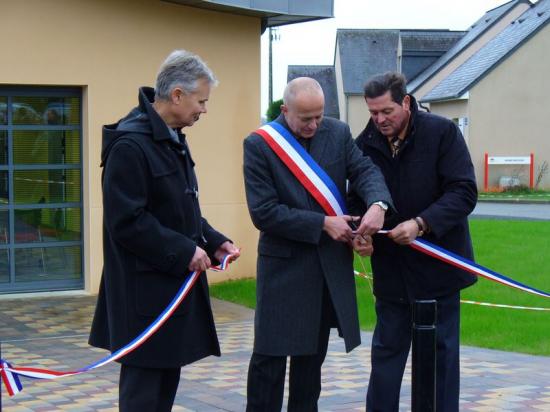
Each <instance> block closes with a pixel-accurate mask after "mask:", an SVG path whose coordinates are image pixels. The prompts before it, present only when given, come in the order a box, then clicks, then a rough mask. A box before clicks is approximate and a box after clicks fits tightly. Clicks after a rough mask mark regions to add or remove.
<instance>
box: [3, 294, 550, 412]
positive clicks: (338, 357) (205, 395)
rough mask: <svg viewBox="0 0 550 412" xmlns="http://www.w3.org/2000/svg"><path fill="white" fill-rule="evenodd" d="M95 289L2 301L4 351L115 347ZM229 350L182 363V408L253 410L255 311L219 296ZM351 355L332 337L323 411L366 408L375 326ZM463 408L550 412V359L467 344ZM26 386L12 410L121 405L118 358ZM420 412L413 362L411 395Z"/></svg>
mask: <svg viewBox="0 0 550 412" xmlns="http://www.w3.org/2000/svg"><path fill="white" fill-rule="evenodd" d="M95 299H96V298H95V296H92V297H90V296H77V297H48V298H28V299H17V300H9V299H6V298H3V299H1V300H0V339H1V340H2V341H3V342H4V343H3V344H2V357H3V358H5V359H7V360H8V361H10V362H12V363H14V364H16V365H18V366H30V367H43V368H50V369H55V370H62V371H64V370H74V369H76V368H80V367H83V366H85V365H87V364H89V363H92V362H93V361H95V360H97V359H99V358H101V357H102V356H104V355H105V354H106V353H105V351H102V350H97V349H92V348H90V347H89V346H88V345H87V343H86V342H87V338H88V331H89V327H90V322H91V318H92V314H93V310H94V306H95ZM213 305H214V313H215V317H216V321H217V325H218V334H219V338H220V342H221V346H222V357H221V358H216V357H209V358H206V359H204V360H202V361H200V362H197V363H195V364H193V365H190V366H187V367H185V368H183V369H182V376H181V382H180V386H179V391H178V395H177V397H176V402H175V405H176V406H174V409H173V410H174V411H200V412H209V411H244V409H245V402H246V374H247V368H248V360H249V357H250V354H251V348H252V342H253V311H251V310H249V309H246V308H243V307H241V306H237V305H234V304H231V303H227V302H223V301H219V300H214V301H213ZM362 338H363V344H362V345H361V346H360V347H359V348H357V349H355V350H354V351H353V352H351V353H350V354H346V353H345V351H344V346H343V343H342V341H341V339H339V338H338V337H337V336H336V333H333V334H332V335H331V342H330V346H329V352H328V354H327V359H326V361H325V364H324V366H323V391H322V393H321V400H320V402H319V410H320V411H363V410H364V408H365V404H364V399H365V393H366V387H367V382H368V378H369V363H370V360H369V359H370V340H371V334H370V333H365V332H364V333H363V334H362ZM461 356H462V381H461V386H462V389H461V397H460V398H461V407H460V410H461V411H480V412H481V411H522V412H523V411H550V357H540V356H528V355H522V354H516V353H509V352H501V351H493V350H486V349H478V348H471V347H462V348H461ZM22 382H23V385H24V388H23V392H21V393H20V394H18V395H17V396H15V397H13V398H8V396H7V394H6V392H5V389H4V388H2V407H3V409H2V411H6V412H29V411H34V412H46V411H47V412H53V411H71V412H84V411H117V410H118V409H117V397H118V386H117V382H118V365H116V364H115V365H107V366H105V367H103V368H100V369H98V370H95V371H94V372H93V373H87V374H82V375H79V376H75V377H68V378H63V379H60V380H56V381H31V380H28V379H25V378H23V379H22ZM401 410H403V411H407V410H410V366H409V367H408V368H407V371H406V377H405V380H404V382H403V389H402V396H401Z"/></svg>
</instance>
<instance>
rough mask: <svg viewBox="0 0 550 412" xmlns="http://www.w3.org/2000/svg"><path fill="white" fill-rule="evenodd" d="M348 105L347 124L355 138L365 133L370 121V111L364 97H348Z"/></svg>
mask: <svg viewBox="0 0 550 412" xmlns="http://www.w3.org/2000/svg"><path fill="white" fill-rule="evenodd" d="M347 105H348V121H347V123H348V124H349V127H350V129H351V135H352V136H353V137H354V138H355V137H357V136H358V135H359V133H361V132H362V131H363V129H364V128H365V126H366V125H367V123H368V121H369V119H370V114H369V109H368V108H367V103H365V98H364V97H363V96H362V95H348V96H347Z"/></svg>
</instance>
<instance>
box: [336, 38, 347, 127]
mask: <svg viewBox="0 0 550 412" xmlns="http://www.w3.org/2000/svg"><path fill="white" fill-rule="evenodd" d="M334 74H335V77H336V93H337V96H338V110H339V111H340V120H341V121H343V122H347V121H348V107H347V101H346V95H345V94H344V80H343V76H342V62H341V60H340V46H339V45H338V42H336V51H335V52H334Z"/></svg>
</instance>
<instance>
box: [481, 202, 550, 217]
mask: <svg viewBox="0 0 550 412" xmlns="http://www.w3.org/2000/svg"><path fill="white" fill-rule="evenodd" d="M472 216H474V217H483V218H494V219H528V220H550V204H549V203H541V204H535V203H527V202H522V203H501V202H478V203H477V205H476V207H475V209H474V211H473V213H472Z"/></svg>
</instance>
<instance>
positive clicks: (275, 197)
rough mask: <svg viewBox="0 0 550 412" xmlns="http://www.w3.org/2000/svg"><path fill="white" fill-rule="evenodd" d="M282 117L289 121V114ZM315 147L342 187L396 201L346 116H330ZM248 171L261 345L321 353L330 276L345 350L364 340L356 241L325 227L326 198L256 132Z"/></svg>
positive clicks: (277, 352)
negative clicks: (322, 200) (354, 250)
mask: <svg viewBox="0 0 550 412" xmlns="http://www.w3.org/2000/svg"><path fill="white" fill-rule="evenodd" d="M277 121H278V122H279V123H281V124H283V125H285V126H286V127H287V128H288V126H287V125H286V124H285V122H284V118H283V116H280V117H279V118H278V119H277ZM309 152H310V155H311V156H312V157H313V158H314V159H315V160H316V161H317V163H318V164H319V165H320V166H321V168H322V169H324V171H325V172H326V173H327V174H328V175H329V176H330V177H331V178H332V180H333V181H334V183H335V184H336V186H337V187H338V189H339V190H340V192H341V193H342V194H343V195H344V194H345V191H346V179H349V181H350V185H351V186H352V187H354V188H355V190H356V191H357V192H358V193H360V194H361V198H362V199H363V200H364V201H365V202H366V203H367V204H370V203H372V202H374V201H377V200H382V201H385V202H387V203H389V204H391V199H390V197H389V194H388V191H387V189H386V185H385V184H384V181H383V177H382V175H381V173H380V171H379V170H378V168H377V167H376V166H375V165H373V164H372V162H371V161H370V160H369V159H368V158H366V157H363V155H362V154H361V152H360V150H359V149H358V148H357V147H356V146H355V144H354V142H353V139H352V138H351V134H350V130H349V127H348V126H347V125H346V124H344V123H342V122H340V121H338V120H335V119H330V118H325V119H323V121H322V123H321V124H320V126H319V129H318V131H317V133H316V134H315V136H314V137H313V138H312V140H311V146H310V151H309ZM244 176H245V187H246V199H247V203H248V208H249V211H250V216H251V218H252V221H253V223H254V225H255V226H256V227H257V228H258V229H259V230H260V239H259V242H258V264H257V307H256V316H255V340H254V351H255V352H256V353H261V354H265V355H272V356H284V355H310V354H314V353H316V352H317V344H318V336H319V327H320V320H321V303H322V295H323V283H324V282H326V285H327V287H328V291H329V292H330V297H331V298H332V302H333V304H334V309H335V312H336V317H337V320H338V325H339V329H340V333H341V334H342V335H343V337H344V339H345V344H346V350H347V351H350V350H352V349H353V348H354V347H356V346H357V345H359V344H360V342H361V340H360V334H359V323H358V318H357V303H356V297H355V283H354V274H353V262H352V261H353V255H352V250H351V248H350V247H349V246H348V245H347V244H345V243H342V242H337V241H334V240H332V239H331V238H330V237H329V236H328V235H327V234H326V233H325V232H324V231H323V222H324V218H325V213H324V212H323V209H322V208H321V206H319V204H318V203H317V202H316V201H315V200H314V198H313V197H312V196H311V195H310V194H309V193H308V192H307V191H306V189H305V188H304V187H303V186H302V185H301V184H300V183H299V182H298V180H297V179H296V178H295V177H294V175H292V173H291V172H290V171H289V170H288V169H287V167H286V166H285V165H284V164H283V163H282V161H281V160H280V159H279V158H278V157H277V156H276V155H275V153H274V152H273V151H272V149H271V148H270V147H269V146H268V145H267V144H266V143H265V141H264V140H263V139H262V137H261V136H259V135H258V134H256V133H252V134H251V135H250V136H249V137H247V138H246V140H245V142H244Z"/></svg>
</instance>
